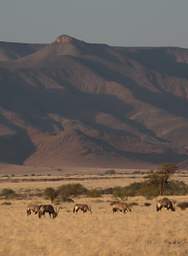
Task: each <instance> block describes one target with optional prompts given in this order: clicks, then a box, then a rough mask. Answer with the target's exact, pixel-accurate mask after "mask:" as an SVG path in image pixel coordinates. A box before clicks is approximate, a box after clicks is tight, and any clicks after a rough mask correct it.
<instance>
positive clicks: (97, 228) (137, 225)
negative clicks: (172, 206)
mask: <svg viewBox="0 0 188 256" xmlns="http://www.w3.org/2000/svg"><path fill="white" fill-rule="evenodd" d="M92 182H93V184H92V185H91V183H92ZM98 182H99V183H98ZM102 182H104V181H101V182H100V180H99V181H98V180H97V181H96V180H93V181H89V184H88V187H99V186H104V187H105V186H107V185H111V186H114V185H115V184H116V182H117V180H115V179H114V180H113V179H111V180H110V181H109V180H108V181H107V182H108V184H106V183H105V182H104V183H102ZM109 182H110V183H109ZM114 182H115V183H114ZM130 182H131V181H130ZM126 183H127V182H126ZM29 184H30V183H29ZM44 184H45V185H44V186H43V187H46V186H47V185H48V186H52V184H51V183H50V184H48V183H47V184H46V183H44ZM84 184H85V183H84ZM7 185H8V184H3V187H4V186H7ZM17 185H18V190H19V189H21V184H20V183H17ZM85 185H86V184H85ZM122 185H124V182H122ZM33 186H34V187H35V186H36V187H38V186H37V182H35V184H34V185H33ZM41 186H42V184H40V187H41ZM24 187H25V184H24ZM170 198H173V199H175V200H177V201H186V200H188V196H181V197H177V196H174V197H170ZM36 200H37V201H36ZM109 200H112V198H111V197H110V196H105V197H102V198H77V199H75V201H76V202H86V203H88V204H90V205H91V207H92V209H93V214H89V213H86V214H82V213H79V214H77V215H74V214H73V213H72V208H73V205H74V204H72V203H64V204H62V206H63V209H62V210H61V211H60V213H59V216H58V217H57V218H56V219H50V218H49V217H48V216H46V217H44V218H42V219H38V217H37V216H34V215H31V216H28V217H27V216H26V212H25V210H26V206H27V204H28V203H31V200H12V201H11V202H12V205H10V206H8V205H0V215H1V219H0V256H13V255H14V256H31V255H32V256H33V255H35V256H56V255H58V256H64V255H66V256H79V255H84V256H112V255H115V256H116V255H117V256H137V255H139V256H142V255H144V256H146V255H147V256H148V255H151V256H158V255H160V256H168V255H169V256H175V255H179V256H187V255H188V229H187V227H188V218H187V210H185V211H182V210H180V209H179V208H177V210H176V211H175V212H168V211H166V210H163V211H162V212H160V213H159V212H156V210H155V203H156V199H154V200H152V201H150V202H151V206H150V207H145V206H144V203H145V202H146V199H145V198H143V197H134V198H129V200H130V202H137V203H138V204H139V205H138V206H134V208H133V211H132V212H131V213H127V214H125V215H123V214H121V213H117V214H112V211H111V206H110V204H109ZM32 201H33V202H39V203H40V202H42V201H40V199H38V198H34V199H33V200H32ZM0 203H1V201H0Z"/></svg>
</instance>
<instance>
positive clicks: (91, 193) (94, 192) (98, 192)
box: [87, 189, 103, 197]
mask: <svg viewBox="0 0 188 256" xmlns="http://www.w3.org/2000/svg"><path fill="white" fill-rule="evenodd" d="M102 194H103V192H102V191H101V190H99V189H91V190H88V191H87V196H88V197H101V196H102Z"/></svg>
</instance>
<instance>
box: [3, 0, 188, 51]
mask: <svg viewBox="0 0 188 256" xmlns="http://www.w3.org/2000/svg"><path fill="white" fill-rule="evenodd" d="M60 34H68V35H71V36H74V37H77V38H80V39H82V40H85V41H88V42H104V43H107V44H111V45H122V46H150V45H151V46H182V47H186V48H188V0H0V40H1V41H18V42H51V41H53V40H54V39H55V38H56V37H57V36H58V35H60Z"/></svg>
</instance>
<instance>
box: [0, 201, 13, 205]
mask: <svg viewBox="0 0 188 256" xmlns="http://www.w3.org/2000/svg"><path fill="white" fill-rule="evenodd" d="M11 204H12V203H11V202H7V201H4V202H2V204H1V205H11Z"/></svg>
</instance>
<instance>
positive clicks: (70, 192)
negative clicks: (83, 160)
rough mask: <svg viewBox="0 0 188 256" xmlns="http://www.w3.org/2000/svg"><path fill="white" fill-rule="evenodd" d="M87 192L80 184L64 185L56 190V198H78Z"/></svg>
mask: <svg viewBox="0 0 188 256" xmlns="http://www.w3.org/2000/svg"><path fill="white" fill-rule="evenodd" d="M87 192H88V189H87V188H85V187H84V186H83V185H81V184H80V183H75V184H66V185H62V186H60V187H59V188H58V189H57V196H58V197H59V196H61V197H65V198H67V197H71V196H79V195H84V194H86V193H87Z"/></svg>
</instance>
